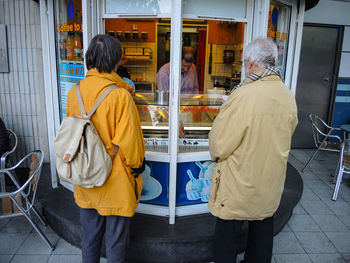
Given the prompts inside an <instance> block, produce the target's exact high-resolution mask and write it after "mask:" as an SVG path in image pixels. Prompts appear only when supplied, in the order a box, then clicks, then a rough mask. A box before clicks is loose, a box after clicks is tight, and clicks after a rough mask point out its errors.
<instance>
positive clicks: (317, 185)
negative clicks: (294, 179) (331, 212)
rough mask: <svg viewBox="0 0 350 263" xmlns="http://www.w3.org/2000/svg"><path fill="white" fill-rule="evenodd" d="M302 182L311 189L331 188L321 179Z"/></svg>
mask: <svg viewBox="0 0 350 263" xmlns="http://www.w3.org/2000/svg"><path fill="white" fill-rule="evenodd" d="M303 182H304V184H305V185H306V186H307V187H309V188H310V189H311V190H314V191H315V190H319V189H329V190H330V189H331V187H330V186H329V185H328V184H326V183H325V182H323V181H322V180H320V179H318V180H303Z"/></svg>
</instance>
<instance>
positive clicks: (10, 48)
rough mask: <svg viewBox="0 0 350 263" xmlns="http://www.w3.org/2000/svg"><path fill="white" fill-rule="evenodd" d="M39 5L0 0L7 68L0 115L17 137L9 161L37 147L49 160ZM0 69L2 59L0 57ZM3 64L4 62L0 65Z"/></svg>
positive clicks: (0, 78) (1, 78)
mask: <svg viewBox="0 0 350 263" xmlns="http://www.w3.org/2000/svg"><path fill="white" fill-rule="evenodd" d="M39 14H40V8H39V4H38V3H35V2H34V1H32V0H24V1H12V0H4V1H0V24H1V25H2V26H3V28H6V33H7V34H6V35H7V39H6V37H5V36H4V35H1V36H0V39H1V41H2V43H3V42H4V41H6V40H7V50H5V49H3V46H1V47H2V49H1V51H0V54H1V56H3V55H4V54H6V53H7V56H8V66H9V67H8V71H5V72H1V73H0V117H1V118H2V120H3V121H4V123H5V125H6V127H7V128H8V129H11V130H12V131H14V132H15V133H16V135H17V137H18V146H17V150H16V152H15V156H13V157H12V158H13V159H12V160H13V161H14V160H20V159H21V158H22V157H23V156H25V155H26V154H28V153H29V152H30V151H33V150H36V149H41V150H43V151H44V152H45V154H46V156H45V162H49V156H48V152H49V144H48V142H47V124H46V119H47V118H46V110H45V88H44V80H43V79H44V78H43V63H42V53H41V47H42V45H41V34H40V32H41V31H40V15H39ZM0 63H1V69H4V66H5V65H4V64H6V63H4V61H3V60H1V62H0ZM2 63H4V64H2Z"/></svg>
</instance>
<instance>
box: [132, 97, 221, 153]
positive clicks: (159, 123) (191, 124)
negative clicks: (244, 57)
mask: <svg viewBox="0 0 350 263" xmlns="http://www.w3.org/2000/svg"><path fill="white" fill-rule="evenodd" d="M159 93H164V94H163V95H162V96H164V97H167V96H168V94H167V93H166V92H159ZM165 94H167V95H165ZM158 97H159V95H158V93H157V92H155V93H136V95H135V98H134V100H135V103H136V106H137V109H138V112H139V116H140V121H141V126H142V130H143V134H144V138H145V143H146V151H156V152H168V145H169V139H168V131H169V125H168V123H169V105H168V101H167V100H166V99H163V100H162V101H160V100H158ZM222 97H226V95H223V96H221V97H220V96H218V95H216V96H213V95H210V94H184V95H181V102H180V111H179V123H180V127H179V129H183V134H182V136H181V137H180V138H179V141H178V145H179V152H183V153H186V152H200V151H208V149H209V142H208V133H209V131H210V129H211V126H212V123H213V121H214V119H215V117H216V116H217V115H218V114H219V111H220V106H221V104H222V101H223V98H222ZM164 101H165V102H164Z"/></svg>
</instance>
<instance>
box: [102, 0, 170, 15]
mask: <svg viewBox="0 0 350 263" xmlns="http://www.w3.org/2000/svg"><path fill="white" fill-rule="evenodd" d="M170 8H171V2H170V0H128V1H125V0H106V13H107V14H116V13H118V14H154V15H156V14H161V13H163V14H164V13H170V10H171V9H170Z"/></svg>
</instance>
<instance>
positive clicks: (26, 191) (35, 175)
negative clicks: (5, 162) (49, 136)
mask: <svg viewBox="0 0 350 263" xmlns="http://www.w3.org/2000/svg"><path fill="white" fill-rule="evenodd" d="M44 157H45V156H44V153H43V152H42V151H40V150H36V151H33V152H31V153H29V154H27V155H26V156H25V157H23V158H22V159H21V160H20V161H19V162H18V163H17V164H16V165H15V166H13V167H11V168H8V169H5V170H2V172H6V173H7V174H8V175H9V176H10V177H11V179H12V181H13V182H14V183H15V185H16V186H17V190H15V191H13V192H11V193H10V195H12V196H16V195H18V194H20V195H21V196H22V197H23V198H25V199H26V205H27V207H26V209H27V210H28V209H30V208H31V207H32V206H33V205H34V201H35V197H36V192H37V189H38V182H39V179H40V175H41V168H42V165H43V162H44ZM30 160H31V162H30V163H31V164H30V172H29V177H28V179H27V180H26V182H25V183H24V184H23V185H19V182H17V183H16V180H15V179H14V178H13V176H11V172H12V171H13V170H15V169H16V168H17V167H19V166H20V165H21V164H23V163H26V162H27V161H30ZM0 195H1V194H0Z"/></svg>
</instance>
